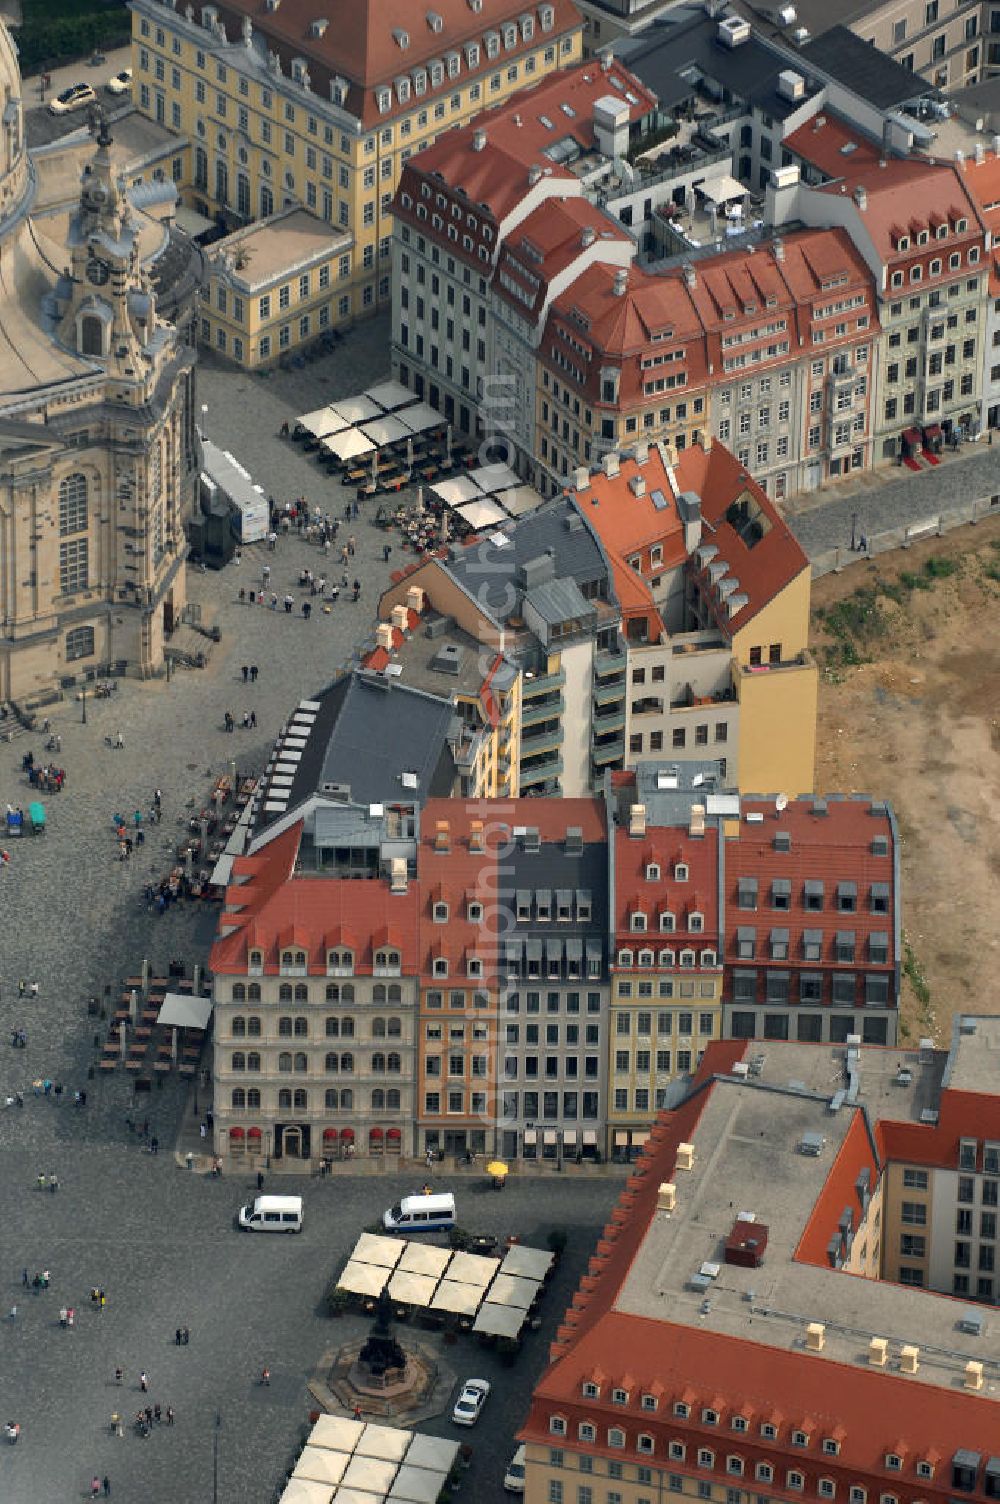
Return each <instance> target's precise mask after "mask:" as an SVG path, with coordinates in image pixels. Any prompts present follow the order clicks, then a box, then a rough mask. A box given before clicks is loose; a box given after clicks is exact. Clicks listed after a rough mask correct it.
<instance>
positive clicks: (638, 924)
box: [632, 910, 646, 935]
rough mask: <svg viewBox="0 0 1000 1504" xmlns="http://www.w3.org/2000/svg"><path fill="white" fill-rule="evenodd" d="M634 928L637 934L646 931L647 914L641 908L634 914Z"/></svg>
mask: <svg viewBox="0 0 1000 1504" xmlns="http://www.w3.org/2000/svg"><path fill="white" fill-rule="evenodd" d="M632 929H633V931H634V932H635V933H636V934H640V935H642V934H645V932H646V916H645V914H643V913H642V912H641V910H640V911H638V912H636V913H634V914H633V915H632Z"/></svg>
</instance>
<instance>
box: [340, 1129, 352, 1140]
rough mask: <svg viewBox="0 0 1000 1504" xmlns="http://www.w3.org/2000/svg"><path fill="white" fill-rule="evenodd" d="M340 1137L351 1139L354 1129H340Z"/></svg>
mask: <svg viewBox="0 0 1000 1504" xmlns="http://www.w3.org/2000/svg"><path fill="white" fill-rule="evenodd" d="M340 1136H341V1138H353V1137H354V1129H353V1128H341V1130H340Z"/></svg>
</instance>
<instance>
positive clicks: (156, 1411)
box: [153, 1404, 160, 1425]
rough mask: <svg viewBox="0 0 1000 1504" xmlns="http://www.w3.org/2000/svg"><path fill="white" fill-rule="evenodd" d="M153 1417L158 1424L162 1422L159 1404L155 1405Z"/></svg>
mask: <svg viewBox="0 0 1000 1504" xmlns="http://www.w3.org/2000/svg"><path fill="white" fill-rule="evenodd" d="M153 1419H154V1420H155V1421H156V1424H157V1425H159V1424H160V1407H159V1405H158V1404H157V1405H154V1406H153Z"/></svg>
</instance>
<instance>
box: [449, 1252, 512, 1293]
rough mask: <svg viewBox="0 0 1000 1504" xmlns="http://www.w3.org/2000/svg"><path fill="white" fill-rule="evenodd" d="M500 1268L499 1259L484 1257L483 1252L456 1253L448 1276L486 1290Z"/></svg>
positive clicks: (464, 1283) (460, 1282)
mask: <svg viewBox="0 0 1000 1504" xmlns="http://www.w3.org/2000/svg"><path fill="white" fill-rule="evenodd" d="M499 1268H500V1260H499V1259H489V1258H484V1256H483V1255H482V1254H481V1253H456V1254H455V1256H454V1257H453V1259H452V1261H451V1263H450V1264H449V1265H448V1278H449V1279H450V1280H457V1281H458V1283H459V1284H462V1285H478V1286H479V1288H480V1289H481V1290H485V1288H486V1286H487V1285H488V1284H489V1282H490V1280H491V1279H492V1278H493V1276H494V1275H495V1274H496V1272H497V1270H498V1269H499Z"/></svg>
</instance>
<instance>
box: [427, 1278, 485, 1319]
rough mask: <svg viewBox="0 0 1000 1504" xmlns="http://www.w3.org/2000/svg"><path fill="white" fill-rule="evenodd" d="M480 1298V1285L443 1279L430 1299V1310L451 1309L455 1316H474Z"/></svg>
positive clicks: (481, 1289) (481, 1290) (481, 1287)
mask: <svg viewBox="0 0 1000 1504" xmlns="http://www.w3.org/2000/svg"><path fill="white" fill-rule="evenodd" d="M482 1298H483V1286H482V1285H460V1284H459V1283H458V1282H457V1280H453V1279H443V1280H442V1281H441V1283H440V1284H439V1285H438V1287H437V1292H436V1294H435V1296H434V1299H433V1300H432V1301H431V1310H432V1311H453V1312H454V1313H455V1314H456V1315H457V1316H474V1315H475V1314H476V1312H477V1310H478V1309H479V1303H480V1301H481V1300H482Z"/></svg>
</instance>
